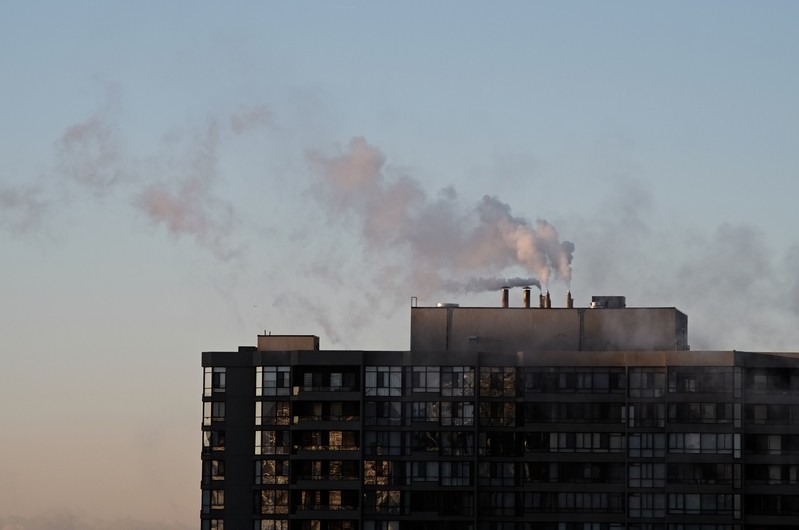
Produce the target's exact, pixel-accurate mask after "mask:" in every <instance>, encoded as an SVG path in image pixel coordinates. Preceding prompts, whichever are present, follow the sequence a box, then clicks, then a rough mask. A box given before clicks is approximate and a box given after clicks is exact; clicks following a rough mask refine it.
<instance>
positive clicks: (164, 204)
mask: <svg viewBox="0 0 799 530" xmlns="http://www.w3.org/2000/svg"><path fill="white" fill-rule="evenodd" d="M219 134H220V131H219V125H218V123H217V121H216V120H214V119H209V120H208V123H207V126H206V130H205V131H204V133H203V134H202V135H201V137H200V138H199V140H198V145H197V146H195V149H194V152H193V153H192V154H191V156H190V163H189V167H188V168H187V169H186V173H185V174H184V175H183V176H182V177H181V178H179V179H177V180H173V181H170V182H158V183H155V184H151V185H149V186H147V187H146V188H145V189H144V190H143V191H141V193H140V194H139V195H138V196H137V198H136V200H135V204H136V206H137V207H138V208H139V209H140V210H141V211H143V212H144V213H145V214H147V216H148V217H149V218H150V219H151V220H152V221H153V222H155V223H156V224H163V225H164V226H165V227H166V228H167V230H168V231H169V233H170V234H172V235H173V236H175V237H179V236H181V235H188V236H193V237H194V238H195V239H196V241H197V242H198V243H199V244H200V245H202V246H204V247H207V248H209V249H210V250H211V251H212V252H213V253H214V255H216V256H217V257H218V258H220V259H224V260H227V259H229V258H231V257H232V256H233V255H235V251H234V250H232V249H230V248H229V247H228V245H227V239H228V236H229V235H230V232H231V230H232V226H233V224H234V213H233V208H232V206H230V205H228V204H226V203H224V202H223V201H221V200H218V199H216V198H215V197H214V195H213V194H212V192H211V190H212V186H213V184H214V182H215V181H216V179H217V151H218V144H219Z"/></svg>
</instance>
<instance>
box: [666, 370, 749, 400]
mask: <svg viewBox="0 0 799 530" xmlns="http://www.w3.org/2000/svg"><path fill="white" fill-rule="evenodd" d="M732 391H733V367H731V366H722V367H694V366H690V367H689V366H677V367H671V368H669V392H670V393H678V394H730V393H732Z"/></svg>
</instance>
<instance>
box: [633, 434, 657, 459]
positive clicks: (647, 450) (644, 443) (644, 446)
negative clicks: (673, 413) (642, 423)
mask: <svg viewBox="0 0 799 530" xmlns="http://www.w3.org/2000/svg"><path fill="white" fill-rule="evenodd" d="M627 442H628V447H629V450H628V451H629V452H628V454H629V456H630V457H631V458H661V457H663V456H665V455H666V434H665V433H656V432H642V433H630V434H629V435H628V438H627Z"/></svg>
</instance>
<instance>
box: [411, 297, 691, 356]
mask: <svg viewBox="0 0 799 530" xmlns="http://www.w3.org/2000/svg"><path fill="white" fill-rule="evenodd" d="M687 326H688V324H687V318H686V317H685V315H684V314H683V313H681V312H679V311H677V310H676V309H674V308H627V309H586V308H580V309H565V308H554V309H539V308H530V309H526V308H496V307H414V308H411V351H487V352H517V351H621V350H642V351H653V350H655V351H665V350H685V349H687V347H688V345H687Z"/></svg>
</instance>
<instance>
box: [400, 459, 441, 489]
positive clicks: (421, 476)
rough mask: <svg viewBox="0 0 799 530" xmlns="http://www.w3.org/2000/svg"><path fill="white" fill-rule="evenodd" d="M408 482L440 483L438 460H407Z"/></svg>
mask: <svg viewBox="0 0 799 530" xmlns="http://www.w3.org/2000/svg"><path fill="white" fill-rule="evenodd" d="M405 477H406V479H407V480H406V484H407V485H409V486H410V485H411V484H413V483H416V482H432V483H434V484H438V462H406V463H405Z"/></svg>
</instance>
